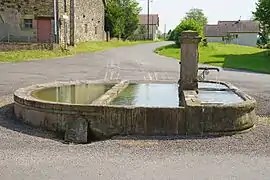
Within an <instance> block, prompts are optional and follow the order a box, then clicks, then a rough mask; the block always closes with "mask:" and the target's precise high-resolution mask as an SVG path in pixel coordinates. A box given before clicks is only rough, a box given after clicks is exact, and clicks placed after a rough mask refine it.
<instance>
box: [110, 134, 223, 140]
mask: <svg viewBox="0 0 270 180" xmlns="http://www.w3.org/2000/svg"><path fill="white" fill-rule="evenodd" d="M221 137H224V136H222V135H212V136H211V135H202V136H198V135H175V136H135V135H132V136H115V137H113V138H112V139H113V140H153V141H156V140H158V141H173V140H201V139H216V138H221Z"/></svg>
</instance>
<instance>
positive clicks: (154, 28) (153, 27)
mask: <svg viewBox="0 0 270 180" xmlns="http://www.w3.org/2000/svg"><path fill="white" fill-rule="evenodd" d="M148 23H149V39H151V40H156V39H157V38H158V37H157V35H158V27H159V16H158V14H149V21H148V15H147V14H140V15H139V28H138V29H137V31H136V33H135V34H137V35H136V36H137V37H136V39H148ZM142 27H143V29H144V30H145V31H144V32H141V31H140V28H142Z"/></svg>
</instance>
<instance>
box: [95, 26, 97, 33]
mask: <svg viewBox="0 0 270 180" xmlns="http://www.w3.org/2000/svg"><path fill="white" fill-rule="evenodd" d="M95 34H97V26H96V27H95Z"/></svg>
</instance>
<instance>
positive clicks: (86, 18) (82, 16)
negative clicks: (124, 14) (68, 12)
mask: <svg viewBox="0 0 270 180" xmlns="http://www.w3.org/2000/svg"><path fill="white" fill-rule="evenodd" d="M74 8H75V12H74V22H75V23H74V25H75V29H74V31H75V32H74V34H75V42H80V41H90V40H95V41H100V40H104V23H105V18H104V16H105V6H104V3H103V1H102V0H90V1H89V0H76V2H75V4H74Z"/></svg>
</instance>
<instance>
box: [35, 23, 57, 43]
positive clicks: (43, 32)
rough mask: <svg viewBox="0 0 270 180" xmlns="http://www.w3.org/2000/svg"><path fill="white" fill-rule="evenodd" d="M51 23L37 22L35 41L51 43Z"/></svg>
mask: <svg viewBox="0 0 270 180" xmlns="http://www.w3.org/2000/svg"><path fill="white" fill-rule="evenodd" d="M52 39H53V38H52V23H51V19H38V20H37V41H38V42H43V43H44V42H51V41H52Z"/></svg>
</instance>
